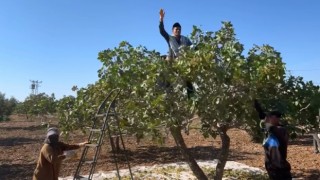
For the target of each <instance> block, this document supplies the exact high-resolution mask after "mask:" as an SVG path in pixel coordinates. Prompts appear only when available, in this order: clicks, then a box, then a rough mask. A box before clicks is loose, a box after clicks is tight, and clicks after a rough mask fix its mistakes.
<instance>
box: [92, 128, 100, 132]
mask: <svg viewBox="0 0 320 180" xmlns="http://www.w3.org/2000/svg"><path fill="white" fill-rule="evenodd" d="M90 131H92V132H101V131H102V130H101V129H90Z"/></svg>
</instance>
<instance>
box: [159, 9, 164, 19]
mask: <svg viewBox="0 0 320 180" xmlns="http://www.w3.org/2000/svg"><path fill="white" fill-rule="evenodd" d="M159 14H160V21H163V18H164V14H165V12H164V10H163V9H160V13H159Z"/></svg>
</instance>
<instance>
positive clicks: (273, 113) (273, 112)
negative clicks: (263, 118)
mask: <svg viewBox="0 0 320 180" xmlns="http://www.w3.org/2000/svg"><path fill="white" fill-rule="evenodd" d="M271 116H276V117H277V118H281V116H282V113H281V112H279V111H277V110H275V111H270V112H269V113H268V114H267V117H271Z"/></svg>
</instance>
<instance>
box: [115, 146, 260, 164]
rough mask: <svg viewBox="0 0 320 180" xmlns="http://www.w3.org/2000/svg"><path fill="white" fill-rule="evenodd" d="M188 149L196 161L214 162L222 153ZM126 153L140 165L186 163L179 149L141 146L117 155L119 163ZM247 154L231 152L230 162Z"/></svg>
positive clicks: (123, 161)
mask: <svg viewBox="0 0 320 180" xmlns="http://www.w3.org/2000/svg"><path fill="white" fill-rule="evenodd" d="M188 149H189V152H190V153H191V154H192V156H193V157H194V158H195V159H196V160H214V159H217V157H218V155H219V153H220V149H215V148H214V147H213V146H195V147H192V148H188ZM125 153H126V154H127V156H128V160H129V161H138V163H139V162H141V163H173V162H178V161H184V158H183V157H182V154H181V153H180V150H179V149H178V148H177V147H158V146H141V147H139V148H138V149H137V150H135V151H130V150H126V151H125V152H124V151H120V152H118V153H117V154H116V157H117V161H118V162H120V163H125V161H126V158H125ZM247 154H249V153H243V152H241V153H240V152H236V151H233V150H230V152H229V157H228V160H229V161H230V160H231V161H236V160H241V159H248V156H247ZM253 154H254V153H253ZM110 159H111V161H112V162H114V161H113V159H114V156H113V155H111V156H110Z"/></svg>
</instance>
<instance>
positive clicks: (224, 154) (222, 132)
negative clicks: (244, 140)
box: [214, 126, 230, 180]
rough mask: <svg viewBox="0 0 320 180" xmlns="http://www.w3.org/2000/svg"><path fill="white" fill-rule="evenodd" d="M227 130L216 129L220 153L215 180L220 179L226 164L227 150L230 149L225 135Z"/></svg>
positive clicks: (228, 138)
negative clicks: (219, 139) (220, 145)
mask: <svg viewBox="0 0 320 180" xmlns="http://www.w3.org/2000/svg"><path fill="white" fill-rule="evenodd" d="M227 130H228V127H227V126H222V127H219V129H218V132H219V136H220V138H221V143H222V147H221V151H220V154H219V158H218V164H217V167H216V174H215V177H214V179H215V180H221V179H222V177H223V171H224V167H225V166H226V163H227V160H228V155H229V148H230V137H229V136H228V134H227Z"/></svg>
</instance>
